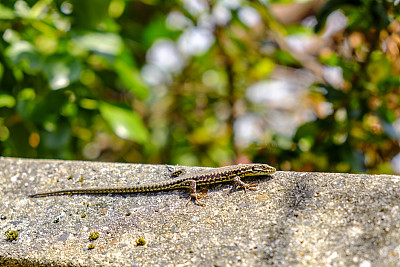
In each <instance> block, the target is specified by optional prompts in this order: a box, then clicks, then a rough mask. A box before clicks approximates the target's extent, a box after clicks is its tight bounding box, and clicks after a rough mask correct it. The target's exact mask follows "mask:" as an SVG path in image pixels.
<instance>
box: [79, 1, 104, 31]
mask: <svg viewBox="0 0 400 267" xmlns="http://www.w3.org/2000/svg"><path fill="white" fill-rule="evenodd" d="M71 4H72V5H73V11H72V14H71V15H72V16H73V17H74V22H75V23H74V24H75V25H76V26H77V27H81V28H94V27H96V25H97V24H99V23H100V22H101V21H102V20H104V18H105V17H106V16H107V13H108V6H109V4H110V0H85V1H81V0H71Z"/></svg>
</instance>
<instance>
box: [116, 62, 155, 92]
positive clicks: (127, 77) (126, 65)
mask: <svg viewBox="0 0 400 267" xmlns="http://www.w3.org/2000/svg"><path fill="white" fill-rule="evenodd" d="M114 67H115V71H116V72H117V74H118V77H119V78H120V79H121V82H122V84H123V85H124V86H125V87H126V88H127V89H128V90H129V91H131V92H132V93H133V94H134V95H135V96H136V97H137V98H139V99H140V100H143V99H145V98H146V97H147V94H148V89H147V85H146V84H145V83H144V82H143V80H142V77H141V76H140V72H139V70H138V69H137V68H136V67H134V66H133V64H132V63H131V62H130V61H129V60H124V58H123V57H117V58H116V59H115V63H114Z"/></svg>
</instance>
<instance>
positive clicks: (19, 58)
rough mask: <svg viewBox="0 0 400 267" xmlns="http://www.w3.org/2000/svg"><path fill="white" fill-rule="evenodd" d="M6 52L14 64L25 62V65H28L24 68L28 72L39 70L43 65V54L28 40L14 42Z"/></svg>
mask: <svg viewBox="0 0 400 267" xmlns="http://www.w3.org/2000/svg"><path fill="white" fill-rule="evenodd" d="M5 54H6V56H7V57H8V58H9V59H10V60H11V62H12V63H14V64H21V63H25V64H24V65H23V67H24V66H26V68H24V69H25V71H28V72H30V71H34V70H39V69H40V67H41V65H42V61H41V56H40V54H39V53H38V52H37V50H36V48H35V47H34V46H33V45H32V44H30V43H29V42H26V41H19V42H15V43H12V44H11V46H9V47H8V48H7V49H6V51H5Z"/></svg>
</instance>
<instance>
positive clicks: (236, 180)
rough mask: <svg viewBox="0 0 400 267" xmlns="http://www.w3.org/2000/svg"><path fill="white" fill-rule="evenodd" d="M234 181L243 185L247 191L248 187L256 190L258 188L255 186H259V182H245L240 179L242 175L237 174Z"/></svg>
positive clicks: (238, 184)
mask: <svg viewBox="0 0 400 267" xmlns="http://www.w3.org/2000/svg"><path fill="white" fill-rule="evenodd" d="M233 181H234V182H235V184H236V185H237V186H239V187H242V188H243V189H244V191H245V192H246V189H250V190H254V191H256V190H257V189H256V188H254V187H256V186H257V184H246V183H244V182H243V181H242V180H240V176H236V177H235V178H234V179H233Z"/></svg>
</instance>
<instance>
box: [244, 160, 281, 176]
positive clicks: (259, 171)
mask: <svg viewBox="0 0 400 267" xmlns="http://www.w3.org/2000/svg"><path fill="white" fill-rule="evenodd" d="M238 166H240V171H241V172H242V173H243V174H244V175H245V176H258V175H260V176H261V175H267V174H272V173H274V172H275V171H276V169H275V168H274V167H272V166H269V165H268V164H258V163H255V164H242V165H238Z"/></svg>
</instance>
